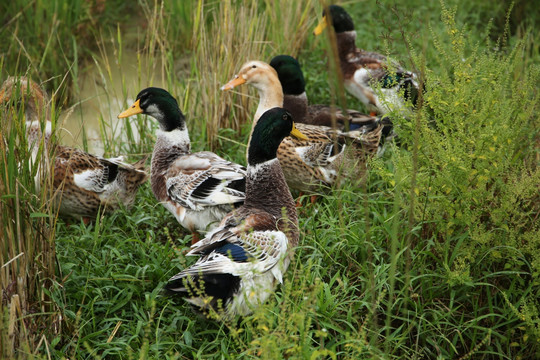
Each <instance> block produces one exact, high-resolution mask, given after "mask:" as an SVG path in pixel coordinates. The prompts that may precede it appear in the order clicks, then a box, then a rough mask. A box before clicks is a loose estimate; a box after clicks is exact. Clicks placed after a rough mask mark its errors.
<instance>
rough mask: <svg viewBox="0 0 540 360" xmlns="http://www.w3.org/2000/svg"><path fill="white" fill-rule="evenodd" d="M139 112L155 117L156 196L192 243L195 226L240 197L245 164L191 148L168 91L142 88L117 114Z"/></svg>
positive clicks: (208, 225) (205, 226)
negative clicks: (187, 233) (135, 97)
mask: <svg viewBox="0 0 540 360" xmlns="http://www.w3.org/2000/svg"><path fill="white" fill-rule="evenodd" d="M137 114H145V115H149V116H151V117H153V118H154V119H156V120H157V121H158V123H159V129H158V130H157V133H156V144H155V146H154V151H153V153H152V168H151V178H150V182H151V185H152V191H153V193H154V196H155V197H156V199H157V200H158V201H159V202H161V203H162V204H163V206H165V208H166V209H167V210H169V211H170V212H171V213H172V214H173V215H174V216H175V218H176V220H177V221H178V222H179V223H180V224H181V225H182V226H183V227H184V228H186V229H188V230H189V231H191V233H192V234H193V237H192V243H195V242H197V241H198V240H199V234H198V233H199V232H206V231H209V230H211V229H212V228H213V227H215V226H217V224H219V222H220V221H221V219H222V218H223V217H224V216H225V215H226V214H227V213H228V212H230V211H231V210H232V209H233V208H234V207H237V206H239V205H241V204H242V203H243V202H244V198H245V177H246V169H245V167H243V166H241V165H238V164H235V163H233V162H230V161H227V160H225V159H223V158H221V157H219V156H218V155H216V154H214V153H212V152H209V151H201V152H197V153H192V152H191V143H190V140H189V134H188V129H187V126H186V120H185V117H184V115H183V114H182V111H181V110H180V108H179V106H178V102H177V101H176V99H175V98H174V97H173V96H172V95H171V94H170V93H169V92H168V91H166V90H164V89H160V88H155V87H149V88H146V89H144V90H142V91H141V92H139V94H138V95H137V99H136V101H135V103H134V104H133V105H132V106H131V107H129V108H128V109H127V110H125V111H124V112H122V113H121V114H120V115H118V117H119V118H127V117H130V116H133V115H137Z"/></svg>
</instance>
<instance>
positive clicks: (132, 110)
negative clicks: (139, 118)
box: [118, 99, 143, 119]
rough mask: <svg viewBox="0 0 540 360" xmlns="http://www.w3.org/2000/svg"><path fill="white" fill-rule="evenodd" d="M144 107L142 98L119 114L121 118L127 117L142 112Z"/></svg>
mask: <svg viewBox="0 0 540 360" xmlns="http://www.w3.org/2000/svg"><path fill="white" fill-rule="evenodd" d="M142 112H143V109H141V99H139V100H137V101H135V103H134V104H133V105H131V107H130V108H129V109H127V110H125V111H122V113H121V114H120V115H118V118H119V119H122V118H127V117H130V116H133V115H137V114H142Z"/></svg>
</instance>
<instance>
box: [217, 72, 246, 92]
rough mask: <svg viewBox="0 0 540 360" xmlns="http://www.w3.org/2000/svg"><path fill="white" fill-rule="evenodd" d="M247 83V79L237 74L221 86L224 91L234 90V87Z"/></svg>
mask: <svg viewBox="0 0 540 360" xmlns="http://www.w3.org/2000/svg"><path fill="white" fill-rule="evenodd" d="M245 83H246V79H244V78H243V77H240V76H238V75H236V76H235V77H234V79H232V80H231V81H229V82H228V83H226V84H225V85H223V86H222V87H221V90H223V91H226V90H232V89H234V87H235V86H238V85H242V84H245Z"/></svg>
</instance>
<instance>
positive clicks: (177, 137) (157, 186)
mask: <svg viewBox="0 0 540 360" xmlns="http://www.w3.org/2000/svg"><path fill="white" fill-rule="evenodd" d="M190 152H191V144H190V142H189V134H188V131H187V128H186V127H185V126H184V128H183V129H175V130H172V131H163V130H157V131H156V144H155V146H154V152H153V153H152V171H151V173H152V174H151V183H152V190H153V191H154V194H155V195H156V197H157V198H158V199H161V197H160V196H158V193H160V192H161V191H163V190H164V189H166V186H165V176H164V175H165V173H166V172H167V170H168V169H169V168H170V166H171V164H172V163H173V162H174V161H176V159H178V157H180V156H182V155H186V154H189V153H190ZM159 195H163V196H164V194H159Z"/></svg>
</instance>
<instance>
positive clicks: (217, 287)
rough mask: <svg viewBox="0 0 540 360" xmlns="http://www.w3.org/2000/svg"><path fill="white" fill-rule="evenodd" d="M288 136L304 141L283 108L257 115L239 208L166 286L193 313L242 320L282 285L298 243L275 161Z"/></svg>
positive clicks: (192, 253)
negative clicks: (244, 193) (281, 145)
mask: <svg viewBox="0 0 540 360" xmlns="http://www.w3.org/2000/svg"><path fill="white" fill-rule="evenodd" d="M288 135H291V136H294V137H298V138H300V139H306V137H305V135H304V134H302V133H301V132H299V131H298V130H297V129H296V127H295V124H294V123H293V120H292V115H291V114H290V113H289V112H287V111H286V110H285V109H283V108H271V109H269V110H267V111H266V112H264V113H263V114H262V115H261V117H260V119H259V120H258V121H257V123H256V124H255V125H254V126H253V131H252V133H251V135H250V139H249V143H248V150H247V176H246V197H245V200H244V204H243V205H242V206H240V207H239V208H237V209H235V210H233V211H232V212H230V213H229V214H227V215H226V216H225V217H224V218H223V220H222V221H221V223H220V224H219V226H218V227H217V228H215V229H214V230H213V231H212V232H210V233H208V234H207V235H206V237H205V238H204V239H202V240H201V241H199V242H198V243H196V244H194V245H192V246H191V249H190V251H189V253H188V254H187V255H188V256H199V258H198V259H197V261H196V262H195V263H194V264H193V265H192V266H190V267H188V268H186V269H184V270H182V271H181V272H179V273H178V274H176V275H174V276H172V277H171V278H170V279H169V281H168V282H167V284H166V285H165V289H166V290H167V291H168V292H169V293H170V294H173V295H177V296H180V297H182V298H184V299H185V300H186V301H187V302H189V303H190V304H191V305H193V307H194V308H195V310H196V311H197V312H199V313H203V314H206V315H207V316H209V317H214V316H215V317H214V318H217V319H218V320H222V321H226V320H231V319H234V318H235V317H237V316H247V315H249V314H251V313H252V312H253V311H254V310H255V309H257V308H258V307H259V306H260V305H261V304H263V303H264V302H266V300H267V299H268V297H269V296H270V295H271V294H272V293H273V292H274V291H275V289H276V287H277V286H278V284H281V283H283V275H284V274H285V272H286V271H287V268H288V266H289V264H290V261H291V257H292V254H293V252H294V249H295V247H296V246H297V245H298V241H299V228H298V215H297V211H296V207H295V203H294V200H293V198H292V195H291V192H290V190H289V188H288V186H287V183H286V180H285V177H284V175H283V171H282V168H281V165H280V161H278V159H277V150H278V147H279V144H280V143H281V141H283V139H284V138H286V137H287V136H288Z"/></svg>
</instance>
